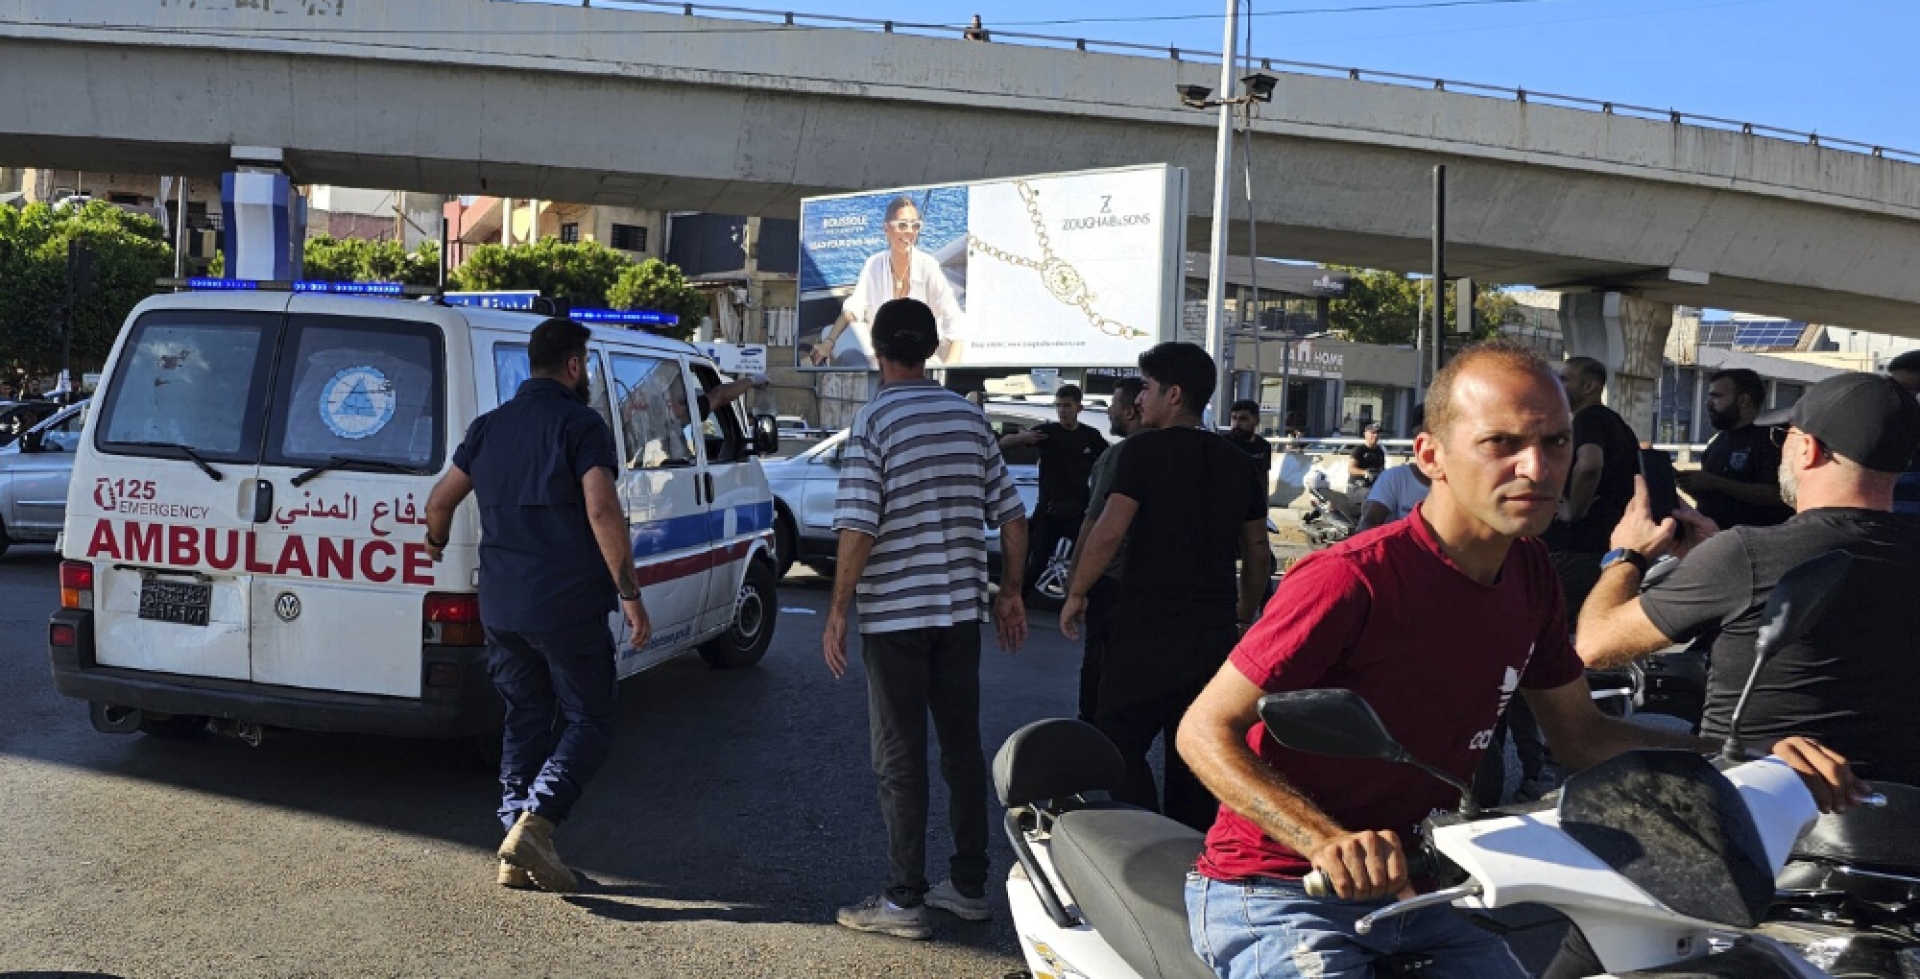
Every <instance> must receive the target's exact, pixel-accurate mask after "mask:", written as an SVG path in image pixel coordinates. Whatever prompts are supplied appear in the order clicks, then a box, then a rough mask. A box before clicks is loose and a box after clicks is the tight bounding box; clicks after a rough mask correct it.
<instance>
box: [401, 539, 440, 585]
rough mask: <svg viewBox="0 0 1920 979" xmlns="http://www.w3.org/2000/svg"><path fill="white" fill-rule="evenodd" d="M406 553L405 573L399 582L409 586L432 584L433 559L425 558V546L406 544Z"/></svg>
mask: <svg viewBox="0 0 1920 979" xmlns="http://www.w3.org/2000/svg"><path fill="white" fill-rule="evenodd" d="M403 550H404V551H405V552H406V571H405V574H404V575H403V576H402V578H401V580H402V581H405V582H406V583H407V584H409V585H431V584H433V559H432V558H430V557H428V556H427V545H425V544H408V545H407V546H406V547H405V548H404V549H403Z"/></svg>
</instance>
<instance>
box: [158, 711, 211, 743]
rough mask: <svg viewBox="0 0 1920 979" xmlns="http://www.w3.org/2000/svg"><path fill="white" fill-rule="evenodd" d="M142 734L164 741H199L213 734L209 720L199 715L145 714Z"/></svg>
mask: <svg viewBox="0 0 1920 979" xmlns="http://www.w3.org/2000/svg"><path fill="white" fill-rule="evenodd" d="M140 733H141V734H144V735H146V736H147V737H149V738H159V739H160V740H162V741H199V740H201V739H203V738H205V737H206V736H207V735H208V734H211V733H212V732H210V731H208V730H207V719H206V718H204V717H201V716H200V715H198V714H169V715H165V716H161V715H155V714H143V715H141V717H140Z"/></svg>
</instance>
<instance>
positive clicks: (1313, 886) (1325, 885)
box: [1300, 848, 1440, 897]
mask: <svg viewBox="0 0 1920 979" xmlns="http://www.w3.org/2000/svg"><path fill="white" fill-rule="evenodd" d="M1406 858H1407V876H1409V877H1433V876H1436V875H1437V874H1439V872H1440V869H1439V866H1438V864H1439V861H1437V860H1435V859H1434V857H1433V855H1432V854H1431V853H1429V852H1427V850H1425V849H1424V848H1421V849H1414V850H1409V851H1407V853H1406ZM1300 888H1301V890H1304V891H1306V892H1307V896H1308V897H1334V896H1335V895H1334V892H1333V880H1332V878H1330V877H1328V876H1327V874H1326V871H1324V870H1313V871H1310V872H1309V873H1308V874H1307V875H1306V876H1305V877H1302V878H1300Z"/></svg>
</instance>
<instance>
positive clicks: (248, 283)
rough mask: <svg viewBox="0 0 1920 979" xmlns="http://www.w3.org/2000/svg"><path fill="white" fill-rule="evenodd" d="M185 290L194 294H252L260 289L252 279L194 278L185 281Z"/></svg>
mask: <svg viewBox="0 0 1920 979" xmlns="http://www.w3.org/2000/svg"><path fill="white" fill-rule="evenodd" d="M187 288H189V289H192V290H193V291H195V292H252V291H253V290H255V289H258V288H260V283H258V282H255V281H254V280H252V279H215V278H209V277H207V276H195V277H193V278H191V279H188V280H187Z"/></svg>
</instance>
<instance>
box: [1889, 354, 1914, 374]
mask: <svg viewBox="0 0 1920 979" xmlns="http://www.w3.org/2000/svg"><path fill="white" fill-rule="evenodd" d="M1887 370H1889V371H1900V372H1902V373H1906V372H1908V371H1913V372H1916V373H1920V350H1909V351H1907V352H1906V353H1903V354H1901V355H1900V356H1898V357H1895V358H1893V359H1892V360H1890V361H1888V362H1887Z"/></svg>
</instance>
